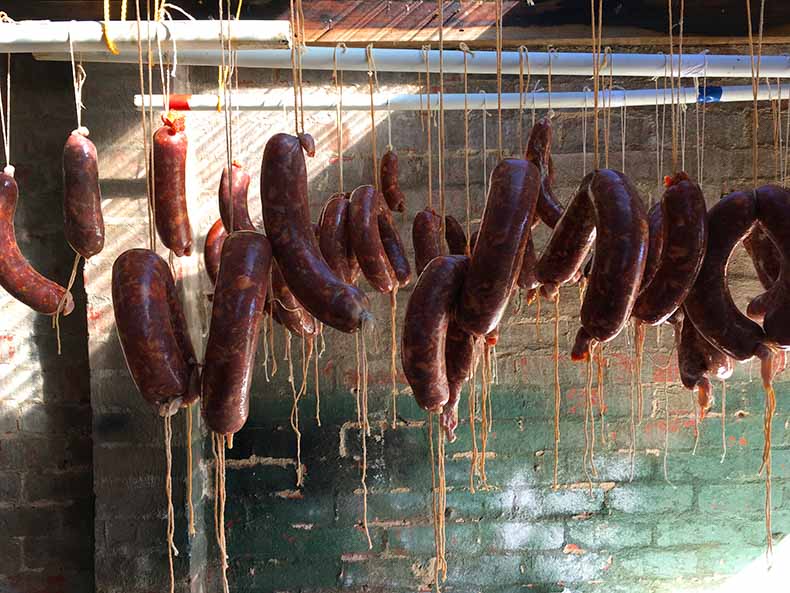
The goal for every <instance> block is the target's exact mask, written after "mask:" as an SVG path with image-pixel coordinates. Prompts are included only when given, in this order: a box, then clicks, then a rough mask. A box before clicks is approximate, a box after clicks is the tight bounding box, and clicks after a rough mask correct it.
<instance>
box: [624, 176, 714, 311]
mask: <svg viewBox="0 0 790 593" xmlns="http://www.w3.org/2000/svg"><path fill="white" fill-rule="evenodd" d="M667 184H668V185H667V189H666V191H665V192H664V196H663V198H662V199H661V210H662V220H663V223H662V230H663V238H662V246H663V247H662V253H661V259H660V261H659V264H658V267H657V269H656V272H655V275H654V277H653V279H652V281H651V282H650V283H649V284H648V285H647V286H646V287H645V288H644V289H643V290H642V293H641V294H640V295H639V297H638V298H637V301H636V305H635V306H634V317H636V318H637V319H640V320H642V321H644V322H645V323H649V324H650V325H658V324H660V323H664V322H665V321H666V320H667V319H669V317H670V316H671V315H672V314H673V313H674V312H675V311H676V310H677V308H678V307H680V305H681V304H682V303H683V301H684V300H685V299H686V296H687V295H688V293H689V291H690V290H691V287H692V286H693V285H694V281H695V280H696V279H697V274H698V273H699V269H700V267H701V266H702V258H703V257H704V256H705V245H706V243H707V241H708V221H707V213H706V209H705V196H703V195H702V190H701V189H700V187H699V185H697V184H696V183H694V182H692V181H691V180H690V179H689V177H688V175H687V174H686V173H682V172H681V173H677V174H676V175H675V176H674V177H673V178H672V179H670V180H668V182H667ZM643 284H644V282H643Z"/></svg>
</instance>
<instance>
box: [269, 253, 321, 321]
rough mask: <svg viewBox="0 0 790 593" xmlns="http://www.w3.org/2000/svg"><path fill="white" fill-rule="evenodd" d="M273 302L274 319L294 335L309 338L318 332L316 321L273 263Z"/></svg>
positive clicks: (278, 267)
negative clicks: (297, 298)
mask: <svg viewBox="0 0 790 593" xmlns="http://www.w3.org/2000/svg"><path fill="white" fill-rule="evenodd" d="M271 301H272V307H271V309H272V315H273V316H274V319H275V320H277V321H278V322H280V323H281V324H282V325H284V326H285V327H286V328H287V329H288V331H290V332H291V333H292V334H294V335H297V336H309V335H312V334H314V333H315V332H316V326H315V319H313V317H312V315H310V313H308V312H307V311H305V309H304V307H302V305H301V303H299V301H298V300H296V297H295V296H294V295H293V293H292V292H291V290H290V289H289V288H288V286H287V285H286V283H285V279H284V278H283V275H282V272H280V266H278V265H277V263H276V262H272V286H271Z"/></svg>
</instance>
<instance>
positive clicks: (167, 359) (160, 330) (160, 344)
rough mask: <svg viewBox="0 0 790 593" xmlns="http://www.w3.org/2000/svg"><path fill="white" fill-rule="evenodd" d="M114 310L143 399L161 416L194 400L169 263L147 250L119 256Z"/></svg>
mask: <svg viewBox="0 0 790 593" xmlns="http://www.w3.org/2000/svg"><path fill="white" fill-rule="evenodd" d="M112 305H113V312H114V314H115V325H116V327H117V329H118V337H119V338H120V341H121V349H122V350H123V354H124V358H125V359H126V365H127V367H128V368H129V373H130V374H131V376H132V380H133V381H134V383H135V385H136V386H137V389H138V390H139V391H140V394H141V395H142V396H143V398H145V400H146V401H148V402H149V403H150V404H152V405H154V406H156V407H157V408H158V409H159V411H160V413H164V414H169V413H170V408H171V406H172V405H174V404H178V403H188V402H189V401H191V400H193V399H195V397H196V396H195V393H196V392H197V388H196V387H197V386H198V385H199V383H198V381H197V378H198V376H199V371H198V365H197V360H196V357H195V351H194V348H193V346H192V342H191V340H190V338H189V332H188V330H187V326H186V320H185V318H184V314H183V311H182V309H181V303H180V302H179V300H178V295H177V293H176V287H175V283H174V282H173V276H172V274H171V273H170V268H169V267H168V265H167V262H165V260H163V259H162V258H161V257H159V256H158V255H157V254H156V253H154V252H153V251H151V250H149V249H130V250H128V251H125V252H124V253H122V254H121V255H120V256H118V259H116V260H115V263H113V266H112Z"/></svg>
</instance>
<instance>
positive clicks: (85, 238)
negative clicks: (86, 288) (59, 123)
mask: <svg viewBox="0 0 790 593" xmlns="http://www.w3.org/2000/svg"><path fill="white" fill-rule="evenodd" d="M87 135H88V130H87V129H86V128H79V129H77V130H74V131H73V132H72V133H71V134H69V137H68V139H67V140H66V145H65V146H64V147H63V223H64V224H63V231H64V233H65V234H66V240H67V241H68V242H69V245H71V248H72V249H74V251H76V252H77V253H79V254H80V255H81V256H82V257H84V258H85V259H89V258H90V257H91V256H93V255H96V254H97V253H99V252H100V251H101V250H102V249H103V248H104V217H103V216H102V211H101V189H100V188H99V160H98V157H97V155H96V146H94V144H93V142H91V141H90V140H89V139H88V138H87Z"/></svg>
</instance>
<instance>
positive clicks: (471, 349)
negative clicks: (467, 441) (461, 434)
mask: <svg viewBox="0 0 790 593" xmlns="http://www.w3.org/2000/svg"><path fill="white" fill-rule="evenodd" d="M444 351H445V364H446V368H447V388H448V391H449V397H448V399H447V403H446V404H445V405H444V409H443V410H442V413H441V415H440V416H439V424H440V425H441V427H442V429H443V430H444V432H445V434H446V435H447V440H449V441H450V442H451V443H452V442H453V441H454V440H455V429H456V427H457V426H458V402H459V401H460V400H461V389H462V388H463V386H464V383H466V381H467V380H469V377H470V375H471V374H472V366H474V357H475V339H474V338H473V337H472V336H470V335H469V334H468V333H466V332H465V331H463V330H462V329H461V328H460V327H458V324H457V323H456V321H455V319H450V323H449V325H448V326H447V341H446V342H445V347H444Z"/></svg>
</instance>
